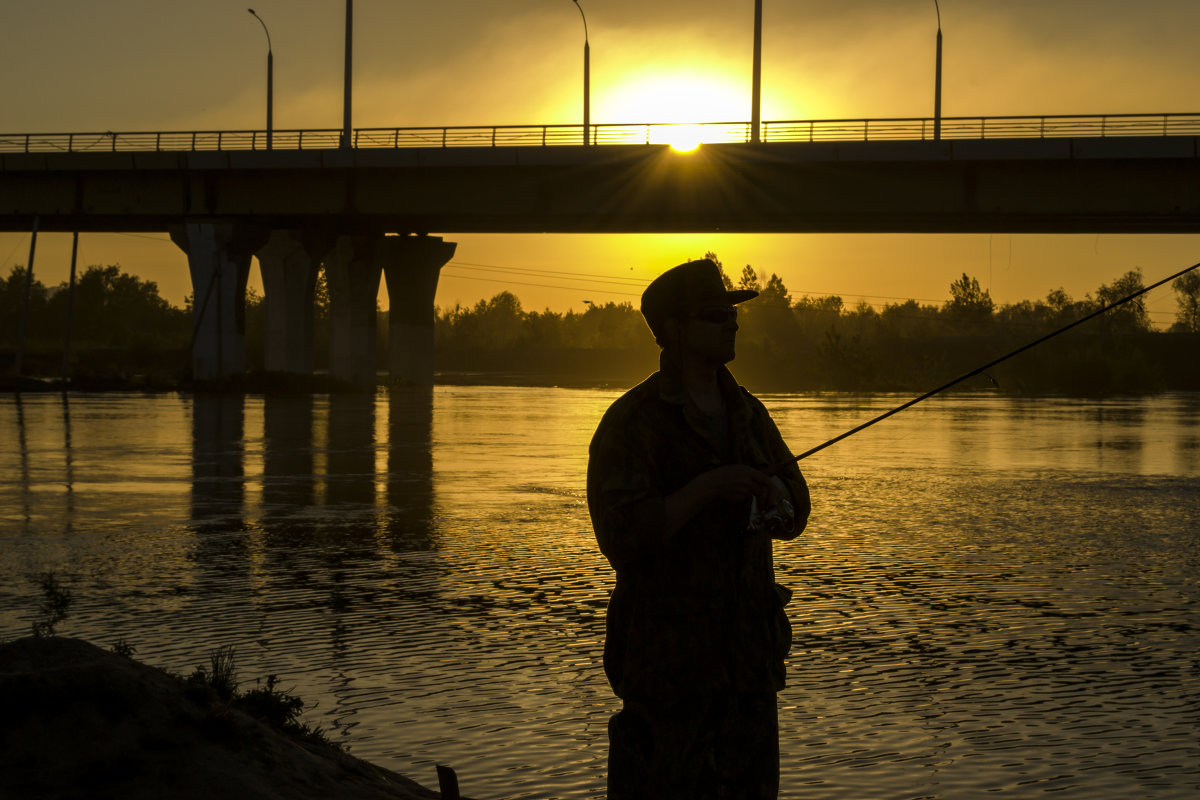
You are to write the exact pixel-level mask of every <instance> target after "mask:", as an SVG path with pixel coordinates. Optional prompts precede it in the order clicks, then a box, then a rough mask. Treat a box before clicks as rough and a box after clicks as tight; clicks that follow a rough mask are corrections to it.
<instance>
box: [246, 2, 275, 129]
mask: <svg viewBox="0 0 1200 800" xmlns="http://www.w3.org/2000/svg"><path fill="white" fill-rule="evenodd" d="M246 10H247V11H249V12H250V16H252V17H254V18H255V19H256V20H258V23H259V24H260V25H262V29H263V33H265V34H266V35H267V149H268V150H270V149H271V134H272V131H273V130H274V129H275V125H274V106H275V100H274V90H275V55H274V54H273V53H272V52H271V32H270V31H269V30H267V23H265V22H263V18H262V17H260V16H259V15H258V14H256V13H255V12H254V9H253V8H248V9H246Z"/></svg>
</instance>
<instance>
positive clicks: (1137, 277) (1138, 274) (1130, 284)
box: [1096, 267, 1150, 332]
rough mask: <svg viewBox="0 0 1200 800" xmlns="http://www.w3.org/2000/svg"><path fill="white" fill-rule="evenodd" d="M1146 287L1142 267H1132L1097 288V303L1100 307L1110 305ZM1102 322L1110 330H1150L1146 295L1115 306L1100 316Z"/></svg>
mask: <svg viewBox="0 0 1200 800" xmlns="http://www.w3.org/2000/svg"><path fill="white" fill-rule="evenodd" d="M1144 288H1145V284H1144V283H1143V282H1142V270H1141V268H1140V267H1139V268H1137V269H1131V270H1129V271H1128V272H1126V273H1125V274H1124V275H1122V276H1121V277H1119V278H1117V279H1116V280H1115V281H1113V282H1112V283H1110V284H1102V285H1101V286H1100V288H1099V289H1097V290H1096V303H1097V304H1098V306H1099V307H1103V306H1106V305H1110V304H1112V303H1115V302H1117V301H1118V300H1121V299H1122V298H1125V297H1128V296H1129V295H1131V294H1134V293H1135V292H1139V291H1141V290H1142V289H1144ZM1100 323H1101V325H1102V326H1104V327H1105V328H1106V329H1107V330H1109V331H1121V332H1133V331H1148V330H1150V315H1149V314H1148V313H1147V312H1146V302H1145V297H1139V298H1137V299H1136V300H1131V301H1129V302H1128V303H1125V304H1124V305H1122V306H1119V307H1118V308H1114V309H1113V310H1112V311H1109V312H1108V313H1107V314H1104V315H1103V316H1102V317H1101V318H1100Z"/></svg>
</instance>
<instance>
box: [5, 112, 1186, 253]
mask: <svg viewBox="0 0 1200 800" xmlns="http://www.w3.org/2000/svg"><path fill="white" fill-rule="evenodd" d="M1144 116H1146V117H1153V118H1154V120H1155V122H1156V124H1157V125H1159V133H1157V134H1155V135H1140V136H1134V135H1112V136H1110V135H1103V136H1100V135H1096V136H1028V137H1008V138H990V137H989V138H974V139H968V138H943V139H941V140H937V141H935V140H931V139H928V138H925V139H916V140H902V139H894V138H881V139H868V140H866V141H850V140H847V141H839V140H826V141H819V140H814V141H807V140H805V141H767V142H763V143H745V142H733V143H710V144H705V145H703V146H702V147H701V148H700V149H699V150H697V151H695V152H691V153H677V152H674V151H672V150H671V149H670V148H669V147H667V146H665V145H655V144H645V143H640V144H606V145H598V146H584V145H582V144H574V145H570V144H559V145H557V146H542V145H540V144H529V145H512V144H509V145H499V144H497V145H495V146H493V145H491V144H490V143H489V144H488V145H487V146H465V145H462V146H453V147H451V146H445V147H442V146H433V147H428V146H427V147H384V146H380V147H356V148H337V147H325V148H314V149H308V148H307V147H305V148H304V149H292V150H285V149H273V150H265V149H226V148H222V149H211V150H186V151H172V150H168V149H165V148H161V147H158V148H156V147H150V148H147V149H136V148H133V147H130V148H126V147H124V146H121V147H116V148H115V149H114V148H112V147H110V148H106V149H101V148H86V149H85V148H83V147H78V146H72V147H68V148H63V149H57V150H55V149H50V150H49V151H38V148H33V147H27V148H22V149H20V151H19V152H0V229H2V230H8V231H21V230H28V229H29V228H30V227H31V226H32V223H33V219H34V217H37V218H38V220H39V228H40V229H41V230H59V231H73V230H79V231H161V230H166V229H168V228H169V227H170V226H171V225H175V224H178V223H180V222H182V221H217V220H224V221H239V222H243V223H247V224H254V225H262V226H264V227H270V228H296V227H310V226H321V227H326V228H329V229H333V230H337V231H339V232H352V231H363V232H379V231H387V232H399V233H404V232H416V233H425V232H437V233H482V232H559V233H632V232H636V233H647V232H703V231H722V232H731V233H732V232H740V233H755V232H914V233H926V232H998V231H1004V232H1025V233H1067V232H1145V233H1164V232H1198V231H1200V158H1198V153H1200V135H1195V134H1189V135H1162V133H1161V131H1162V130H1170V131H1174V130H1175V129H1177V128H1178V127H1179V126H1174V127H1173V126H1172V125H1171V123H1172V122H1173V121H1175V117H1176V116H1180V115H1144ZM1189 116H1191V115H1189ZM992 119H998V118H992ZM1020 119H1023V120H1024V119H1033V118H1020ZM1063 119H1066V118H1063ZM1071 119H1073V120H1075V122H1074V123H1072V124H1082V123H1079V118H1071ZM1088 119H1094V120H1101V121H1102V122H1101V124H1103V125H1106V126H1107V125H1111V124H1113V122H1112V120H1113V119H1115V118H1103V117H1097V118H1088ZM1122 119H1124V118H1122ZM1197 119H1200V117H1197ZM1148 121H1149V120H1148V119H1147V120H1139V121H1138V124H1139V125H1145V124H1147V123H1148ZM1063 124H1065V123H1063ZM1089 124H1091V123H1089ZM1164 124H1165V127H1164ZM1118 129H1119V130H1122V131H1124V132H1125V133H1126V134H1127V133H1128V131H1129V130H1130V129H1128V128H1118ZM439 130H450V129H439ZM491 130H499V129H491ZM575 130H576V132H577V134H578V132H579V131H580V129H579V128H578V126H575ZM1055 130H1061V128H1055ZM359 135H362V132H361V131H360V132H359ZM2 138H4V137H0V139H2ZM123 141H124V140H123V139H121V138H120V137H116V138H115V139H114V142H123ZM78 143H79V140H76V141H75V142H74V144H75V145H77V144H78ZM159 144H161V140H160V141H159Z"/></svg>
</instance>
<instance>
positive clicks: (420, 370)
mask: <svg viewBox="0 0 1200 800" xmlns="http://www.w3.org/2000/svg"><path fill="white" fill-rule="evenodd" d="M388 242H389V250H390V251H391V252H390V258H388V260H387V261H386V262H385V263H384V266H383V270H384V274H385V275H386V277H387V287H388V299H389V300H390V306H391V310H390V311H389V313H388V318H389V325H388V327H389V331H388V334H389V339H388V341H389V358H388V370H389V372H390V374H391V378H392V380H393V381H397V382H400V383H408V384H416V385H425V386H431V385H433V299H434V295H435V294H437V284H438V276H439V274H440V273H441V269H442V267H443V266H444V265H445V264H446V262H447V261H449V260H450V259H451V258H452V257H453V256H454V250H455V248H457V247H458V244H457V243H455V242H445V241H442V239H441V237H439V236H393V237H389V238H388Z"/></svg>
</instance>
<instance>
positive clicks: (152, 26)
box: [0, 0, 1200, 322]
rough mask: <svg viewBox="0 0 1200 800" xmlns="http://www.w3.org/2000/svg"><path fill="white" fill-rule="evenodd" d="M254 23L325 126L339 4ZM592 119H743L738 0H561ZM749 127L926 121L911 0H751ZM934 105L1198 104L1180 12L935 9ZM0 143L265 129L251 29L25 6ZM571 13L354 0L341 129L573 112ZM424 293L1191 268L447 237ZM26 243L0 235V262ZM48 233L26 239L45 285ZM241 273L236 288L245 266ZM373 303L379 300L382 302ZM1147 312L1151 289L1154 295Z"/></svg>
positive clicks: (1008, 278) (206, 6)
mask: <svg viewBox="0 0 1200 800" xmlns="http://www.w3.org/2000/svg"><path fill="white" fill-rule="evenodd" d="M249 2H250V3H251V4H252V5H253V7H254V9H255V11H256V12H257V13H258V15H259V16H260V17H261V18H262V19H263V20H264V21H265V22H266V24H267V26H268V27H269V30H270V34H271V39H272V44H273V51H274V56H275V126H276V128H301V127H303V128H309V127H323V128H339V127H340V126H341V124H342V59H343V50H342V48H343V42H344V28H343V23H344V14H345V5H344V2H343V0H249ZM581 5H582V7H583V9H584V11H585V13H586V14H587V25H588V33H589V39H590V42H591V89H592V90H591V96H592V107H591V117H592V122H594V123H616V122H682V121H735V120H747V119H749V117H750V73H751V50H752V34H753V13H754V2H753V0H686V2H685V1H684V0H655V1H654V2H646V0H581ZM763 6H764V13H763V18H764V31H763V89H762V109H763V110H762V114H763V119H764V120H784V119H824V118H864V117H887V116H929V115H931V114H932V107H933V63H934V42H935V34H936V28H937V17H936V13H935V8H934V3H933V0H764V3H763ZM941 19H942V30H943V34H944V37H945V39H944V73H943V81H944V88H943V106H942V112H943V114H944V115H946V116H973V115H1004V114H1101V113H1109V114H1115V113H1140V112H1147V113H1153V112H1188V111H1196V110H1198V109H1197V108H1196V107H1195V106H1196V103H1195V102H1194V98H1198V97H1200V63H1198V62H1200V55H1197V51H1196V49H1195V45H1194V35H1195V31H1196V30H1200V3H1197V2H1195V0H1142V1H1141V2H1137V3H1134V2H1130V0H942V1H941ZM0 20H2V24H0V69H3V74H5V75H6V78H5V81H4V83H3V86H4V88H3V92H2V94H0V132H4V133H26V132H71V131H74V132H84V131H108V130H113V131H135V130H144V131H151V130H155V131H157V130H217V129H251V128H262V127H264V125H265V122H264V117H265V92H266V37H265V36H264V34H263V29H262V27H261V26H260V25H259V23H258V22H257V21H256V20H255V19H254V18H253V17H251V16H250V15H249V14H248V13H247V10H246V2H245V0H239V2H236V3H235V2H231V1H229V0H204V2H195V0H186V1H185V0H102V2H96V0H40V1H39V2H37V3H8V4H5V7H4V8H3V10H0ZM582 48H583V22H582V19H581V17H580V14H579V11H578V9H577V8H576V6H575V4H574V3H573V2H572V1H571V0H437V2H428V0H425V1H424V2H416V0H412V1H402V0H358V2H356V3H355V46H354V53H355V58H354V79H355V80H354V120H353V122H354V125H355V126H356V127H373V126H378V127H385V126H416V125H492V124H506V125H507V124H541V123H577V122H579V121H580V119H581V117H582V80H583V77H582ZM447 238H448V239H450V240H452V241H457V242H458V243H459V246H458V251H457V255H456V257H455V259H454V261H452V262H451V263H450V264H449V265H447V267H446V268H445V269H444V270H443V277H442V280H441V284H440V287H439V291H438V298H437V302H438V303H439V304H440V305H443V306H447V305H454V304H455V303H463V304H472V303H474V302H476V301H477V300H479V299H481V298H487V297H490V296H492V295H494V294H495V293H497V292H499V291H501V290H503V289H506V288H507V289H510V290H511V291H513V292H514V293H515V294H516V295H517V296H518V297H519V298H521V300H522V302H523V304H524V306H525V307H526V308H527V309H542V308H551V309H553V310H557V311H564V310H566V309H567V308H574V309H576V310H582V309H583V300H585V299H586V300H591V301H593V302H605V301H608V300H617V301H620V300H636V296H637V294H638V293H639V291H640V286H641V285H642V284H644V283H645V282H647V281H648V280H650V279H651V278H652V277H653V276H654V275H656V274H657V273H658V272H660V271H662V270H663V269H666V268H667V267H670V266H673V265H674V264H676V263H679V262H681V261H684V260H686V259H688V258H694V257H699V256H701V255H703V253H704V252H705V251H706V250H714V251H716V252H717V253H718V254H719V255H720V256H721V258H722V259H723V260H724V261H725V263H726V266H727V267H731V268H732V269H733V271H740V268H741V266H742V265H744V264H747V263H749V264H752V265H753V266H754V267H755V268H756V269H758V270H759V271H760V272H764V273H771V272H774V273H778V274H779V275H780V276H781V277H783V279H784V281H785V282H786V284H787V286H788V287H789V289H791V290H792V292H793V295H799V294H803V293H816V294H840V295H842V296H843V297H844V298H846V300H847V301H848V303H850V304H853V303H855V302H857V301H858V300H860V299H866V300H867V301H870V302H873V303H876V304H880V303H884V302H888V301H890V300H891V299H892V298H909V297H913V298H918V299H922V300H926V301H929V302H940V301H942V300H944V299H946V298H947V297H948V286H949V284H950V282H951V281H952V280H954V279H955V278H956V277H958V276H959V275H960V274H961V273H963V272H967V273H969V274H971V275H973V276H975V277H978V278H979V280H980V283H981V284H983V286H985V287H986V288H989V289H990V291H991V293H992V295H993V297H994V298H995V299H996V300H997V301H998V302H1001V303H1005V302H1015V301H1017V300H1022V299H1034V298H1039V297H1043V296H1045V294H1046V292H1047V291H1049V290H1051V289H1054V288H1057V287H1060V286H1061V287H1063V288H1065V289H1066V290H1067V292H1068V293H1070V294H1072V295H1074V296H1076V297H1081V296H1082V295H1083V294H1085V293H1087V292H1094V291H1095V289H1096V287H1097V286H1098V285H1100V284H1101V283H1106V282H1109V281H1111V280H1112V279H1113V278H1115V277H1117V276H1118V275H1120V274H1122V273H1123V272H1125V271H1126V270H1128V269H1132V268H1134V267H1140V268H1142V270H1143V272H1144V274H1145V276H1146V278H1147V279H1148V280H1150V279H1154V278H1157V277H1159V276H1161V275H1164V274H1168V273H1170V272H1174V271H1176V270H1178V269H1180V268H1182V267H1184V266H1187V265H1189V264H1191V263H1194V262H1196V261H1200V236H1191V235H1188V236H1183V235H1178V236H1149V235H1147V236H1133V235H1086V236H1078V235H1077V236H1035V235H1009V234H1008V233H1006V232H1004V231H997V232H995V233H994V234H990V235H864V234H853V235H814V234H806V235H730V234H726V235H687V236H659V235H655V236H651V235H636V236H635V235H620V236H618V235H607V236H599V235H586V236H585V235H469V236H466V235H464V236H455V235H452V234H447ZM28 246H29V237H28V235H24V236H21V235H14V234H5V235H0V273H3V274H7V273H8V271H9V270H10V269H11V267H12V266H13V265H14V264H23V263H24V262H25V261H26V259H27V255H28ZM80 251H81V262H80V263H81V265H88V264H95V263H104V264H108V263H120V264H121V265H122V267H123V268H125V269H126V270H127V271H130V272H133V273H135V274H138V275H140V276H142V277H144V278H148V279H151V280H155V281H157V282H158V283H159V286H160V288H161V290H162V293H163V294H164V296H166V297H167V298H168V299H169V300H171V301H172V302H174V303H177V304H178V303H181V302H182V300H183V297H184V295H185V294H187V293H188V292H189V291H190V284H189V279H188V274H187V268H186V260H185V259H184V256H183V254H182V252H180V251H179V250H178V249H177V248H176V247H175V246H174V245H173V244H171V243H170V242H169V241H168V240H167V239H166V237H165V236H164V235H161V234H137V235H131V234H104V235H100V234H93V235H85V236H83V237H81V245H80ZM69 253H70V237H69V235H65V234H43V235H42V236H40V237H39V239H38V251H37V260H36V264H35V273H36V274H37V276H38V277H39V278H40V279H41V280H43V281H44V282H46V283H49V284H55V283H57V282H59V281H62V280H65V278H66V274H67V269H68V265H69ZM252 282H253V283H255V284H257V282H258V278H257V267H255V269H254V270H253V274H252ZM384 302H385V303H386V298H384ZM1151 308H1152V310H1154V311H1157V312H1159V313H1158V314H1156V319H1157V320H1158V321H1160V322H1169V321H1170V319H1171V316H1172V314H1171V312H1172V310H1173V308H1174V302H1173V298H1172V295H1171V293H1170V291H1169V290H1166V289H1162V290H1159V291H1158V292H1156V293H1155V294H1154V295H1153V296H1152V298H1151Z"/></svg>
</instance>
